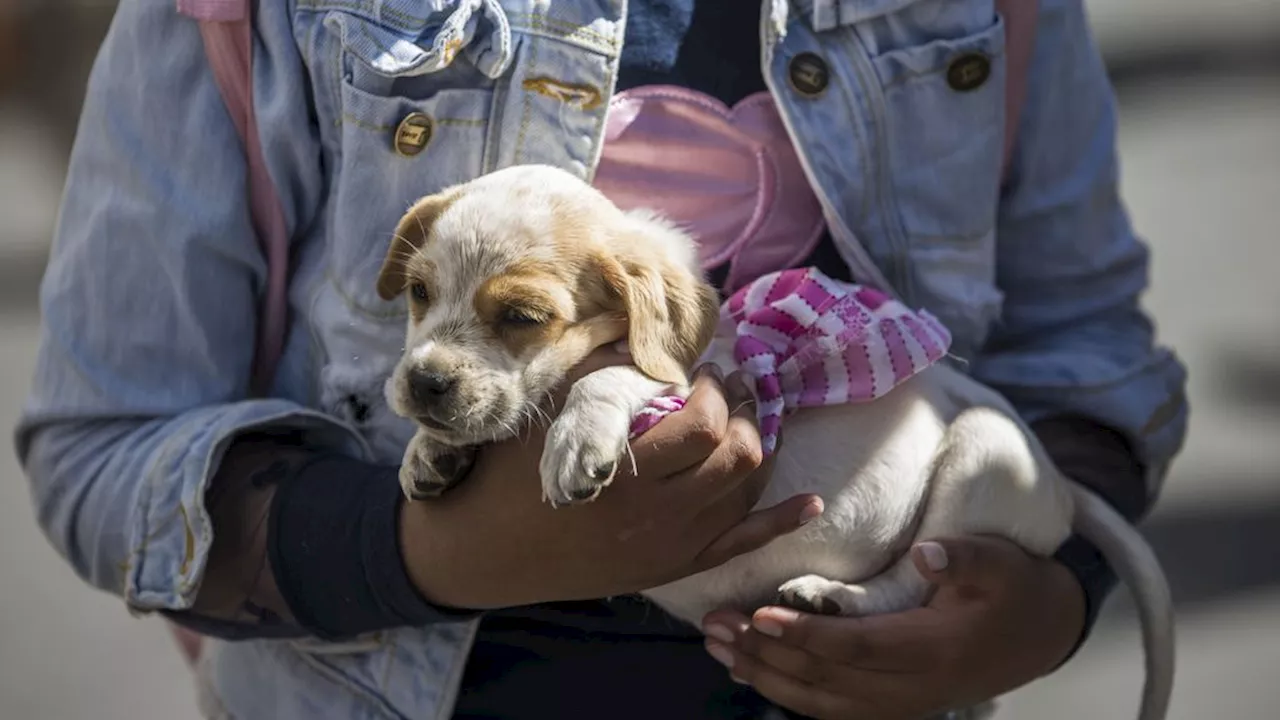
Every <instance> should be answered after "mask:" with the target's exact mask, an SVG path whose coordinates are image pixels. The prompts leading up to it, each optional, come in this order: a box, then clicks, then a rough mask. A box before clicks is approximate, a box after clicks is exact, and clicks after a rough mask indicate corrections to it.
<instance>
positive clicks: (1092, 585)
mask: <svg viewBox="0 0 1280 720" xmlns="http://www.w3.org/2000/svg"><path fill="white" fill-rule="evenodd" d="M1053 559H1054V560H1055V561H1056V562H1057V565H1058V566H1059V567H1060V568H1061V569H1062V570H1064V571H1065V572H1063V573H1062V574H1063V575H1065V576H1067V577H1068V578H1070V581H1071V583H1072V585H1073V587H1074V590H1075V595H1074V597H1075V598H1076V599H1078V600H1079V601H1080V604H1079V607H1080V610H1081V612H1080V614H1079V615H1078V616H1075V617H1078V618H1079V622H1078V623H1073V624H1072V625H1071V627H1073V628H1076V631H1075V633H1076V634H1075V642H1074V644H1073V645H1072V646H1071V648H1070V651H1069V652H1067V654H1066V655H1065V656H1064V657H1063V658H1062V662H1060V663H1059V664H1058V665H1059V666H1061V665H1063V664H1065V663H1066V662H1067V661H1068V660H1070V659H1071V658H1072V657H1074V656H1075V654H1076V653H1077V652H1078V651H1079V650H1080V647H1081V646H1083V645H1084V643H1085V641H1087V640H1088V639H1089V634H1090V633H1091V632H1092V631H1093V627H1094V625H1095V624H1096V623H1097V621H1098V614H1099V612H1100V611H1101V610H1102V606H1103V604H1104V603H1105V602H1106V599H1107V596H1108V595H1110V593H1111V590H1112V589H1113V588H1114V587H1115V584H1116V576H1115V573H1114V572H1113V571H1112V570H1111V566H1110V565H1108V564H1107V562H1106V560H1105V559H1104V558H1103V557H1102V554H1101V553H1100V552H1098V549H1097V548H1095V547H1094V546H1093V545H1092V544H1091V543H1089V542H1088V541H1087V540H1085V539H1084V538H1082V537H1080V536H1078V535H1073V536H1072V537H1070V538H1068V539H1067V541H1066V542H1065V543H1063V544H1062V547H1060V548H1058V551H1057V552H1056V553H1054V555H1053Z"/></svg>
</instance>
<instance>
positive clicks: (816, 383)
mask: <svg viewBox="0 0 1280 720" xmlns="http://www.w3.org/2000/svg"><path fill="white" fill-rule="evenodd" d="M720 317H721V320H720V322H721V327H720V332H719V333H717V336H716V337H717V339H716V342H725V341H727V340H728V339H731V340H732V342H733V358H734V361H735V362H736V363H737V365H738V369H740V370H742V371H743V373H744V374H745V375H746V377H747V380H748V383H749V384H751V383H753V384H754V388H753V390H754V391H755V395H756V398H757V400H758V409H757V412H758V414H759V419H760V435H761V439H762V445H763V448H764V452H765V454H766V455H768V454H772V453H773V452H774V450H776V449H777V445H778V431H779V429H780V428H781V425H782V418H783V416H785V415H786V414H789V413H791V412H794V411H795V410H796V409H798V408H802V407H812V406H817V405H837V404H842V403H859V402H869V401H871V400H875V399H876V398H880V397H884V395H885V394H887V393H888V392H889V391H890V390H893V389H894V388H895V387H897V386H899V385H901V384H902V383H903V382H905V381H906V380H907V379H908V378H910V377H912V376H914V375H916V374H918V373H920V372H921V371H923V370H925V369H926V368H928V367H930V366H932V365H933V364H935V363H936V362H938V361H939V360H941V359H942V358H943V357H944V356H945V355H946V353H947V348H948V347H949V346H950V344H951V334H950V333H949V332H948V331H947V329H946V328H945V327H944V326H943V325H942V323H941V322H939V321H938V320H937V319H936V318H934V317H933V316H932V315H930V314H929V313H928V312H926V311H924V310H920V311H914V312H913V311H912V310H911V309H910V308H908V307H907V306H905V305H903V304H902V303H901V302H898V301H897V300H894V299H892V298H890V297H889V296H887V295H885V294H884V293H882V292H879V291H877V290H874V289H871V288H868V287H864V286H861V285H853V284H850V283H844V282H840V281H837V280H832V279H831V278H829V277H827V276H826V275H824V274H823V273H821V272H820V271H818V270H817V269H816V268H795V269H791V270H783V271H782V272H776V273H771V274H769V275H765V276H764V277H761V278H760V279H759V280H756V281H755V282H752V283H750V284H748V285H747V286H746V287H744V288H742V289H741V290H739V291H738V292H737V293H734V295H733V297H731V298H729V301H728V302H727V303H725V304H724V306H723V307H721V309H720ZM683 406H684V401H683V400H682V399H681V398H679V397H674V396H670V397H662V398H657V399H655V400H654V401H652V402H650V403H649V404H648V405H647V406H646V407H645V408H644V409H643V410H641V411H640V412H639V413H638V414H637V415H636V417H635V418H634V420H633V421H632V425H631V437H632V438H635V437H637V436H639V435H642V434H644V432H646V431H647V430H649V429H650V428H652V427H653V426H654V425H656V424H657V423H658V422H659V421H660V420H661V419H662V418H663V417H665V416H667V415H669V414H670V413H672V412H676V411H678V410H679V409H680V408H682V407H683Z"/></svg>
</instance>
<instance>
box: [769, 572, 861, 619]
mask: <svg viewBox="0 0 1280 720" xmlns="http://www.w3.org/2000/svg"><path fill="white" fill-rule="evenodd" d="M857 596H858V588H857V587H855V586H853V585H845V584H844V583H840V582H836V581H834V580H828V579H826V578H824V577H822V576H820V575H802V576H800V577H798V578H796V579H795V580H790V581H788V582H786V583H783V585H782V587H780V588H778V602H779V604H782V605H786V606H787V607H789V608H792V609H795V610H799V611H800V612H807V613H812V614H814V615H842V616H851V615H857V614H859V613H858V597H857Z"/></svg>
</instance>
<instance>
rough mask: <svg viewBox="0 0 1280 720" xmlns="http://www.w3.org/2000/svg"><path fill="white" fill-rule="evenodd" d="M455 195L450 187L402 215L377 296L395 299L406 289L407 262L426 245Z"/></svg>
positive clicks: (381, 273)
mask: <svg viewBox="0 0 1280 720" xmlns="http://www.w3.org/2000/svg"><path fill="white" fill-rule="evenodd" d="M455 197H457V194H456V193H454V192H452V191H448V190H446V191H444V192H440V193H436V194H435V195H428V196H426V197H424V198H422V199H421V200H419V201H418V202H416V203H414V204H413V207H411V208H409V212H407V213H405V214H404V217H402V218H400V224H399V225H397V226H396V231H395V234H394V235H392V237H391V247H390V249H388V250H387V257H386V259H385V260H383V261H382V271H381V272H379V273H378V297H380V298H382V299H383V300H393V299H395V297H396V296H397V295H399V294H400V293H402V292H404V289H405V287H406V286H407V285H408V279H407V278H406V276H405V272H404V269H405V263H407V262H408V261H409V258H411V257H413V254H414V253H415V252H417V251H418V250H419V249H420V248H421V247H422V246H423V245H426V243H427V237H428V236H429V235H430V234H431V226H432V225H433V224H435V221H436V219H437V218H439V217H440V215H441V213H443V212H444V211H445V210H446V209H448V207H449V205H451V204H452V203H453V200H454V198H455Z"/></svg>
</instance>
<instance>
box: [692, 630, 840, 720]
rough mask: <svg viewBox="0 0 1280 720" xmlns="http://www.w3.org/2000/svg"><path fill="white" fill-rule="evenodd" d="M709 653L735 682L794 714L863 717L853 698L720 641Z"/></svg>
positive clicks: (710, 644) (822, 718)
mask: <svg viewBox="0 0 1280 720" xmlns="http://www.w3.org/2000/svg"><path fill="white" fill-rule="evenodd" d="M707 652H708V653H709V654H710V655H711V657H713V658H715V659H716V660H717V661H718V662H719V663H720V664H721V665H724V666H725V667H726V668H728V670H729V674H730V675H731V676H732V677H733V679H734V680H736V681H737V682H740V683H743V684H744V685H750V686H752V687H753V688H755V689H756V692H758V693H760V694H761V695H763V696H764V697H765V698H767V699H768V700H770V701H772V702H773V703H775V704H777V705H780V706H782V707H785V708H787V709H789V710H791V711H793V712H797V713H800V714H801V715H804V716H806V717H811V718H817V720H838V719H843V718H851V717H860V716H862V715H863V710H862V709H861V708H858V707H856V706H855V703H854V702H853V701H852V700H850V699H849V698H845V697H840V696H839V695H836V694H835V693H833V692H831V691H828V690H825V689H823V688H819V687H815V686H814V685H811V684H809V683H806V682H804V681H802V680H800V679H799V678H797V677H795V676H793V675H789V674H787V673H785V672H783V671H782V670H780V669H778V668H776V667H774V666H772V665H770V664H768V663H766V662H763V661H761V660H760V659H759V658H755V657H752V656H750V655H745V654H743V653H739V652H734V650H733V649H732V648H731V647H730V646H728V645H725V644H723V643H720V642H718V641H716V640H708V641H707Z"/></svg>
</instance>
